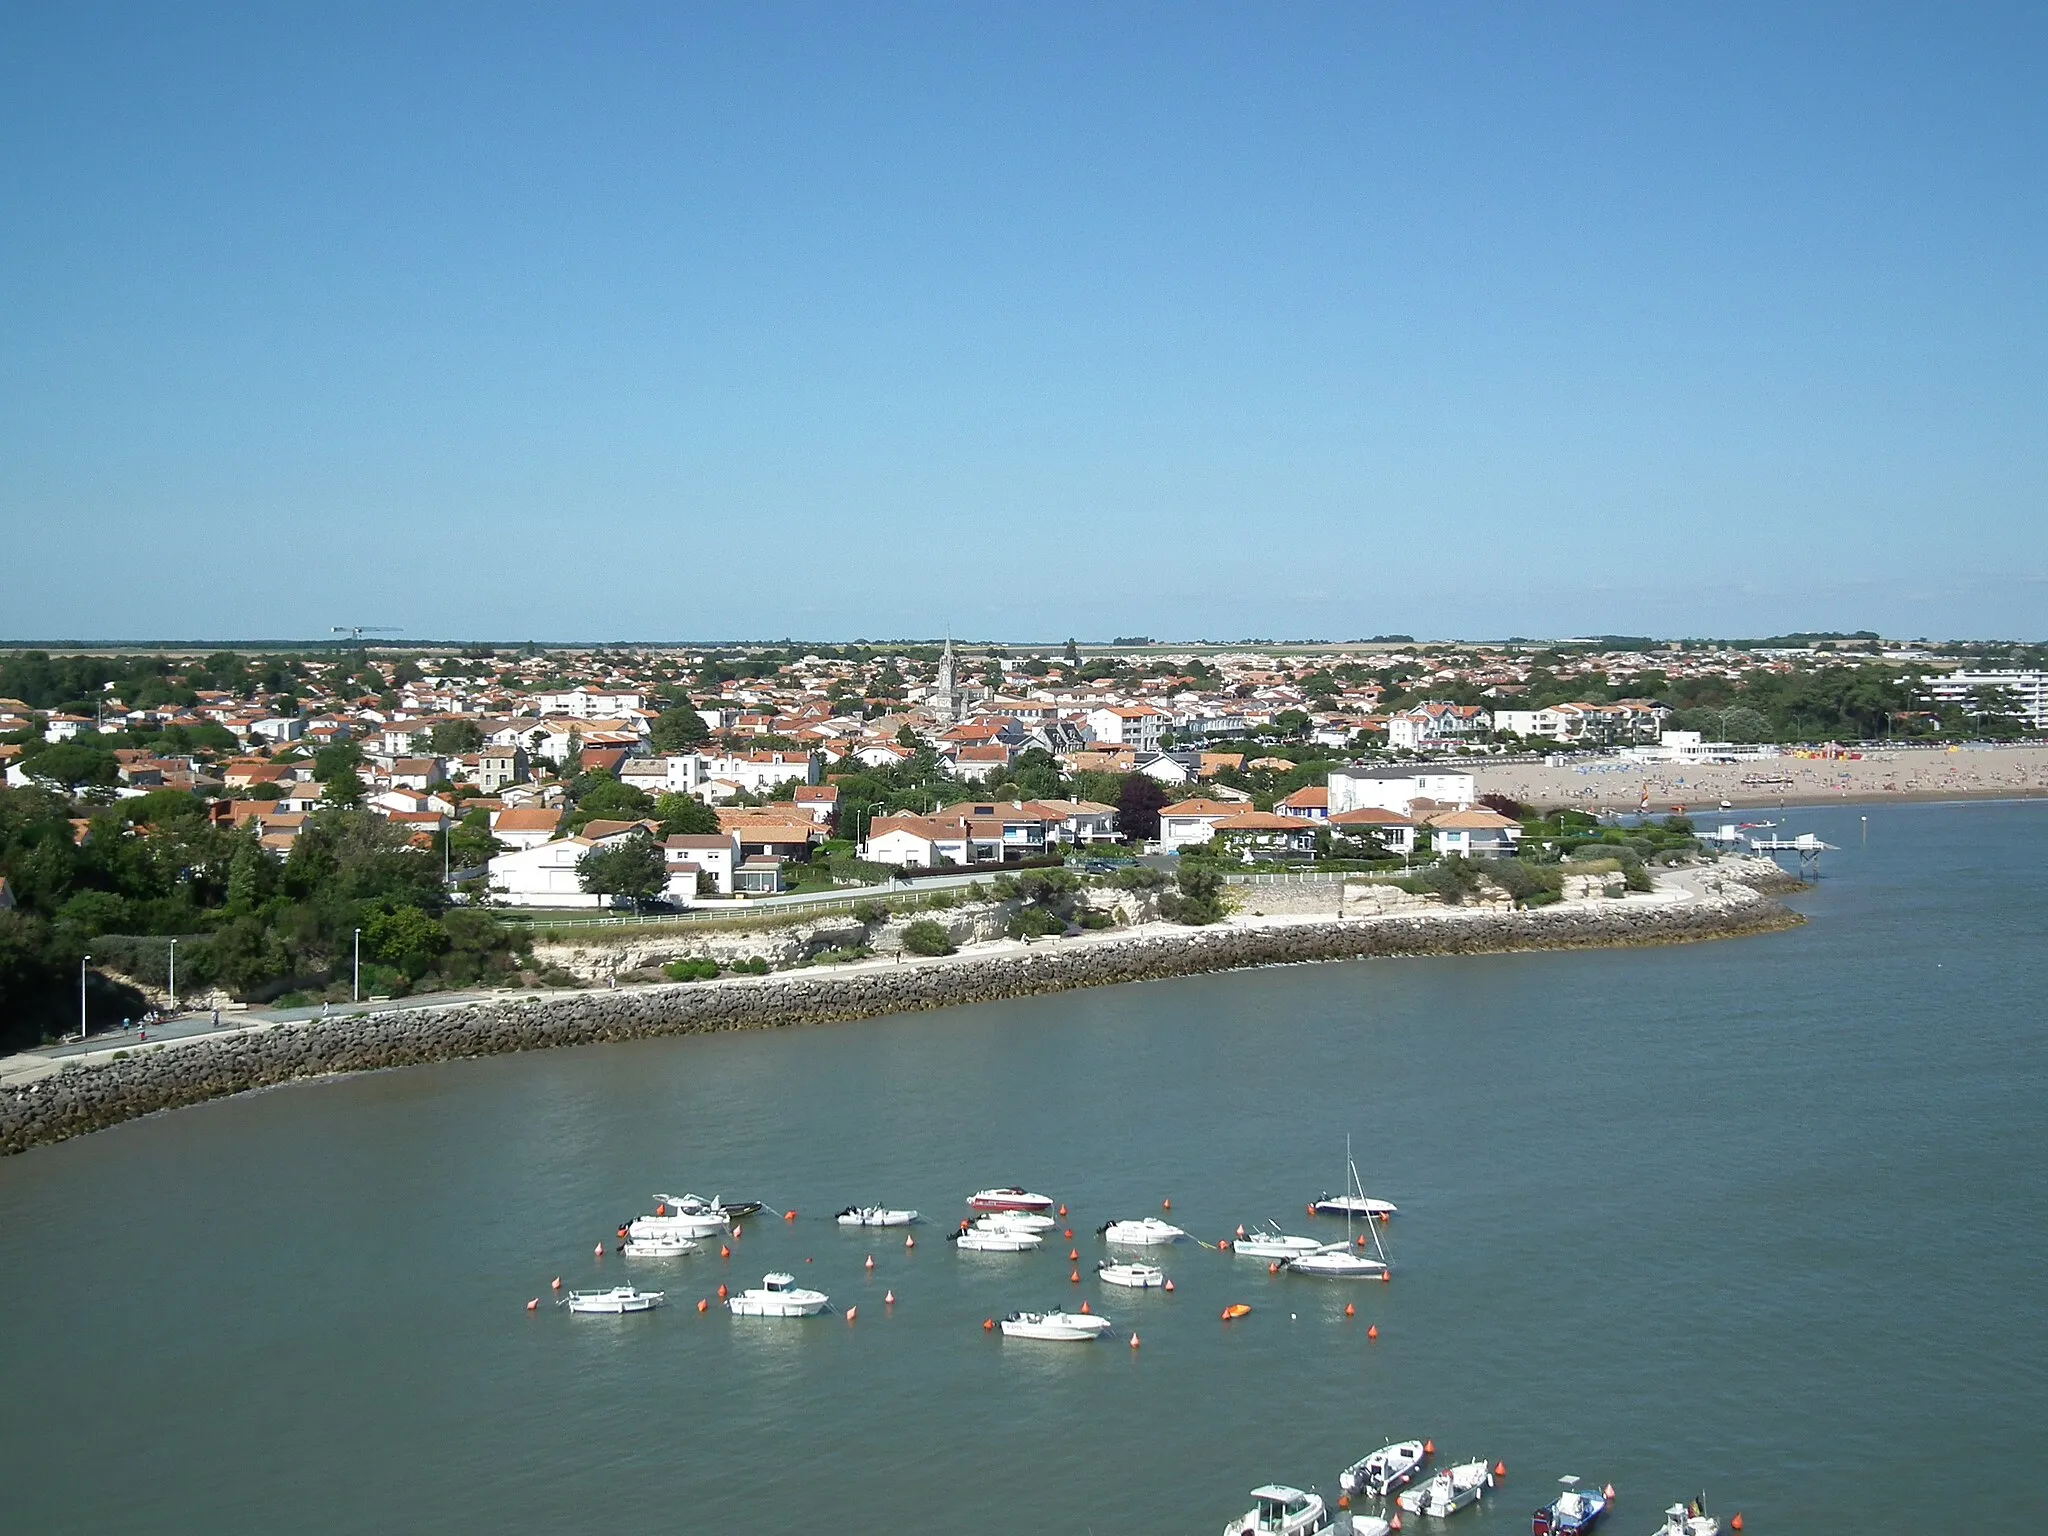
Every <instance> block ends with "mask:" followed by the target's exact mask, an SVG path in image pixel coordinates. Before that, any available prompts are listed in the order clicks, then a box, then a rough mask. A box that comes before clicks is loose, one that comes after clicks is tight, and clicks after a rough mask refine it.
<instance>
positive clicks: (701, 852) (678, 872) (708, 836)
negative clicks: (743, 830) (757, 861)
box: [661, 832, 740, 907]
mask: <svg viewBox="0 0 2048 1536" xmlns="http://www.w3.org/2000/svg"><path fill="white" fill-rule="evenodd" d="M661 851H662V857H663V859H664V861H665V862H666V864H667V866H668V887H667V895H668V899H669V900H670V901H672V902H674V903H676V905H678V906H684V907H686V906H688V905H689V904H690V903H691V902H693V901H695V900H696V898H697V877H698V876H699V875H700V874H701V875H706V876H709V877H710V880H711V886H712V889H713V890H714V891H716V892H717V893H718V894H719V895H720V896H730V895H731V894H732V892H733V871H734V870H735V869H737V868H738V867H739V862H740V840H739V836H738V834H736V833H732V832H718V833H704V834H701V835H689V834H685V833H680V832H679V833H676V834H675V835H674V836H672V837H670V838H669V839H668V840H667V841H666V842H664V843H663V844H662V845H661Z"/></svg>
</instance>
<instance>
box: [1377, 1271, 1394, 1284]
mask: <svg viewBox="0 0 2048 1536" xmlns="http://www.w3.org/2000/svg"><path fill="white" fill-rule="evenodd" d="M1393 1278H1394V1272H1393V1271H1392V1270H1391V1269H1383V1270H1381V1271H1380V1284H1381V1285H1385V1284H1387V1283H1388V1282H1389V1281H1390V1280H1392V1279H1393Z"/></svg>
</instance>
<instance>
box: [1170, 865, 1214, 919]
mask: <svg viewBox="0 0 2048 1536" xmlns="http://www.w3.org/2000/svg"><path fill="white" fill-rule="evenodd" d="M1174 881H1175V884H1177V885H1178V886H1179V887H1180V889H1179V890H1178V891H1177V892H1175V893H1172V894H1169V895H1166V896H1162V897H1160V898H1159V912H1160V915H1161V916H1162V917H1164V918H1165V919H1166V920H1167V921H1168V922H1171V923H1185V924H1187V925H1188V926H1190V927H1199V926H1201V925H1202V924H1205V923H1213V922H1216V921H1218V920H1220V919H1221V918H1222V916H1223V875H1222V872H1221V871H1219V870H1218V869H1216V868H1215V866H1214V865H1211V864H1209V863H1207V862H1205V861H1202V860H1194V861H1190V860H1188V859H1186V858H1183V859H1182V860H1181V861H1180V869H1179V871H1178V872H1177V873H1176V875H1175V877H1174Z"/></svg>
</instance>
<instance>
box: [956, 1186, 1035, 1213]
mask: <svg viewBox="0 0 2048 1536" xmlns="http://www.w3.org/2000/svg"><path fill="white" fill-rule="evenodd" d="M1052 1206H1053V1200H1052V1196H1050V1195H1034V1194H1033V1193H1032V1192H1031V1191H1030V1190H1028V1189H1018V1188H1016V1187H1015V1186H1014V1185H1012V1186H1011V1187H1009V1188H1007V1189H984V1190H979V1191H977V1192H976V1193H974V1194H971V1195H969V1196H968V1197H967V1208H968V1209H969V1210H970V1211H1049V1210H1051V1209H1052Z"/></svg>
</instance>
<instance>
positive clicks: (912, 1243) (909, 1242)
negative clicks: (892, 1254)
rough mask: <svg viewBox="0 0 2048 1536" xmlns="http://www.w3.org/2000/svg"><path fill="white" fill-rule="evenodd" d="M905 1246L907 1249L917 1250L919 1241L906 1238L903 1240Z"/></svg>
mask: <svg viewBox="0 0 2048 1536" xmlns="http://www.w3.org/2000/svg"><path fill="white" fill-rule="evenodd" d="M903 1246H904V1247H906V1248H915V1247H916V1246H917V1239H916V1238H914V1237H906V1238H905V1239H903Z"/></svg>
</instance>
